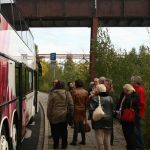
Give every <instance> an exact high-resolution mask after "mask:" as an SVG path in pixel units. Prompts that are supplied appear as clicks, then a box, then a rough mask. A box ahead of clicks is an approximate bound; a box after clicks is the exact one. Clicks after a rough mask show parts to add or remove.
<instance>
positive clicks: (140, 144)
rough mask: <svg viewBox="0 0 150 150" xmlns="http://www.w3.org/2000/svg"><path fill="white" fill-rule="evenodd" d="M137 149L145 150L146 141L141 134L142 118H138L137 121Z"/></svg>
mask: <svg viewBox="0 0 150 150" xmlns="http://www.w3.org/2000/svg"><path fill="white" fill-rule="evenodd" d="M135 135H136V147H137V148H138V150H144V149H145V148H144V141H143V137H142V133H141V118H140V117H137V118H136V121H135Z"/></svg>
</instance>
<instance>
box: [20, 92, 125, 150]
mask: <svg viewBox="0 0 150 150" xmlns="http://www.w3.org/2000/svg"><path fill="white" fill-rule="evenodd" d="M39 100H40V103H41V105H42V107H41V106H40V109H39V112H38V113H37V114H36V116H35V118H34V122H33V123H32V124H30V125H28V128H27V133H26V136H25V139H24V140H23V142H22V145H21V148H20V149H19V150H52V149H53V148H52V145H53V141H52V139H50V138H49V135H50V127H49V122H48V120H47V118H46V117H45V114H46V108H47V100H48V94H46V93H40V94H39ZM44 113H45V114H44ZM68 134H69V135H68V142H69V143H70V142H71V141H72V136H73V129H71V128H70V127H68ZM114 135H115V139H114V146H112V150H125V141H124V137H123V135H122V129H121V126H120V124H119V123H118V122H116V121H115V123H114ZM79 140H81V139H80V135H79ZM43 143H44V144H43ZM86 143H87V144H86V145H85V146H81V145H79V144H78V145H77V146H71V145H68V148H67V150H96V147H97V145H96V141H95V135H94V131H93V130H92V131H91V132H90V133H87V142H86Z"/></svg>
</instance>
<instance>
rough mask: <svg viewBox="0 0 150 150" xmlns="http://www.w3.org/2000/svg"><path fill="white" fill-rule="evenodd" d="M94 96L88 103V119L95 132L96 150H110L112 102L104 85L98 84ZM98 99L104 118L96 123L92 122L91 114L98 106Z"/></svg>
mask: <svg viewBox="0 0 150 150" xmlns="http://www.w3.org/2000/svg"><path fill="white" fill-rule="evenodd" d="M94 92H95V96H94V97H92V98H91V99H90V102H89V117H90V119H91V120H92V128H93V129H94V130H95V136H96V141H97V145H98V150H104V149H107V150H111V145H110V137H111V131H112V124H113V117H112V113H113V101H112V98H111V97H110V96H108V94H107V92H106V87H105V85H104V84H99V85H97V87H96V88H95V91H94ZM99 97H100V102H101V106H102V108H103V111H104V113H105V117H103V118H102V119H100V120H98V121H94V120H93V112H94V110H95V109H96V108H97V107H98V106H99Z"/></svg>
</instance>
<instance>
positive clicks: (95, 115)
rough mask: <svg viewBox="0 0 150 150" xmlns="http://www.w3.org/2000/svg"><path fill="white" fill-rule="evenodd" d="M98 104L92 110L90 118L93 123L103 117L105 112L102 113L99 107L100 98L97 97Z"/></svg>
mask: <svg viewBox="0 0 150 150" xmlns="http://www.w3.org/2000/svg"><path fill="white" fill-rule="evenodd" d="M98 102H99V105H98V107H97V108H96V109H95V110H94V112H93V116H92V118H93V120H94V121H98V120H100V119H102V118H103V117H104V116H105V112H104V111H103V109H102V106H101V101H100V96H98Z"/></svg>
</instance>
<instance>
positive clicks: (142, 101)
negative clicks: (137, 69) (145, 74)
mask: <svg viewBox="0 0 150 150" xmlns="http://www.w3.org/2000/svg"><path fill="white" fill-rule="evenodd" d="M141 82H142V79H141V77H140V76H132V77H131V84H132V85H133V87H134V89H135V91H136V93H137V95H138V97H139V101H138V105H139V113H138V117H137V119H136V122H135V124H136V125H135V134H136V144H137V148H138V149H139V150H144V141H143V138H142V133H141V119H142V118H143V117H144V115H145V111H146V96H145V89H144V87H143V86H141Z"/></svg>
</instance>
